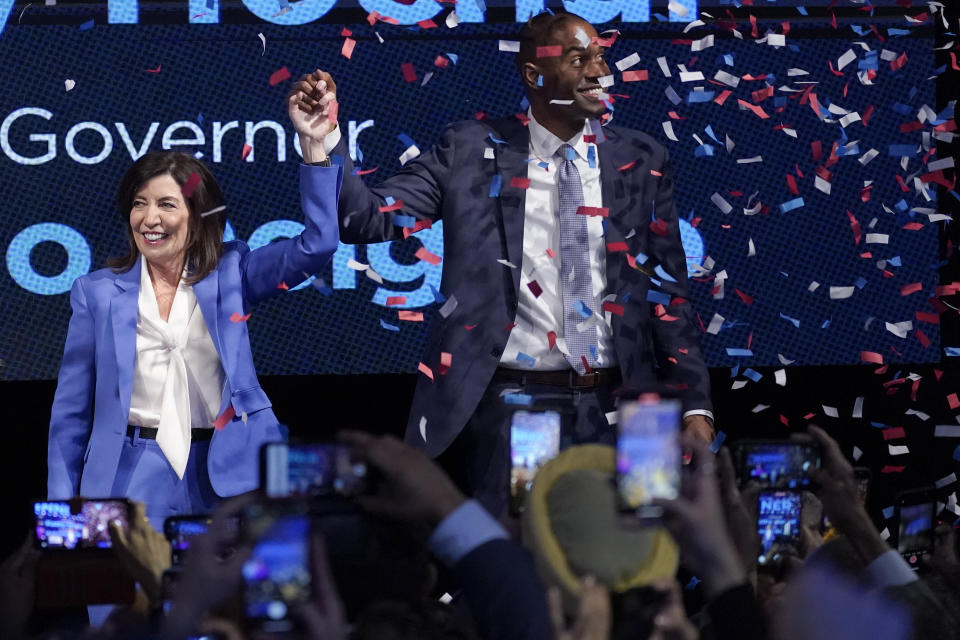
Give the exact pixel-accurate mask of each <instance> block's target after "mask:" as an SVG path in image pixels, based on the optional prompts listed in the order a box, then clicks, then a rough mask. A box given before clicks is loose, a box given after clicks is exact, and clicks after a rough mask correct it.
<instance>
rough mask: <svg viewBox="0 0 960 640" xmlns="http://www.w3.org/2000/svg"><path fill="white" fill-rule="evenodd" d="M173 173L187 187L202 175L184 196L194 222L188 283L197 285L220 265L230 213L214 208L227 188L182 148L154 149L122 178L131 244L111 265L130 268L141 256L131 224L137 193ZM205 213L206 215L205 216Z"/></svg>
mask: <svg viewBox="0 0 960 640" xmlns="http://www.w3.org/2000/svg"><path fill="white" fill-rule="evenodd" d="M162 175H169V176H170V177H172V178H173V179H174V181H175V182H176V183H177V184H178V185H180V188H181V189H183V188H184V186H186V185H187V184H188V183H191V182H196V178H194V179H193V181H191V176H193V175H196V176H198V177H199V179H200V180H199V182H197V184H196V187H194V189H193V192H192V193H191V194H190V195H189V196H184V200H186V203H187V209H188V210H189V211H190V221H189V224H188V226H187V246H186V249H185V253H186V267H187V276H186V277H185V278H184V282H185V283H186V284H194V283H196V282H199V281H200V280H203V279H204V278H205V277H207V276H208V275H209V274H210V273H211V272H212V271H213V270H214V269H216V268H217V262H219V260H220V252H221V250H222V247H223V229H224V226H225V225H226V222H227V216H226V213H225V211H224V210H223V209H221V210H220V211H217V212H216V213H209V212H210V211H212V210H214V209H216V208H218V207H222V206H223V205H224V201H223V191H221V190H220V185H219V184H217V180H216V178H214V177H213V174H212V173H210V170H209V169H208V168H207V166H206V165H205V164H203V163H202V162H200V161H199V160H197V159H196V158H194V157H193V156H191V155H189V154H187V153H181V152H178V151H154V152H152V153H148V154H147V155H145V156H143V157H142V158H140V159H139V160H137V161H136V162H134V163H133V165H132V166H131V167H130V168H129V169H127V172H126V173H125V174H124V175H123V179H122V180H120V186H119V187H118V188H117V209H118V211H119V212H120V217H121V218H122V219H123V221H124V227H125V228H126V230H127V242H128V244H129V247H128V249H127V253H126V255H124V256H122V257H119V258H111V259H110V260H108V261H107V264H108V265H109V266H110V268H111V269H113V270H114V271H117V272H120V271H126V270H128V269H130V268H131V267H133V266H134V265H135V264H136V263H137V260H139V259H140V251H139V250H138V249H137V243H136V242H135V240H134V237H133V229H132V228H131V227H130V210H131V209H132V208H133V200H134V198H136V196H137V193H138V192H139V191H140V190H141V189H143V187H144V185H146V184H147V182H149V181H150V180H152V179H153V178H156V177H157V176H162ZM204 214H205V215H204Z"/></svg>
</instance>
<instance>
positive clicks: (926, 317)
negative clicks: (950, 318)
mask: <svg viewBox="0 0 960 640" xmlns="http://www.w3.org/2000/svg"><path fill="white" fill-rule="evenodd" d="M914 315H916V317H917V320H919V321H920V322H929V323H930V324H940V314H938V313H927V312H925V311H917V312H916V313H915V314H914Z"/></svg>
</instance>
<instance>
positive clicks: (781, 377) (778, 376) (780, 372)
mask: <svg viewBox="0 0 960 640" xmlns="http://www.w3.org/2000/svg"><path fill="white" fill-rule="evenodd" d="M773 379H774V380H775V381H776V383H777V384H778V385H780V386H781V387H785V386H787V370H786V369H777V370H776V371H774V372H773Z"/></svg>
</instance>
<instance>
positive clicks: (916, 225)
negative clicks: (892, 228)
mask: <svg viewBox="0 0 960 640" xmlns="http://www.w3.org/2000/svg"><path fill="white" fill-rule="evenodd" d="M920 229H923V223H922V222H908V223H907V224H905V225H903V230H904V231H919V230H920Z"/></svg>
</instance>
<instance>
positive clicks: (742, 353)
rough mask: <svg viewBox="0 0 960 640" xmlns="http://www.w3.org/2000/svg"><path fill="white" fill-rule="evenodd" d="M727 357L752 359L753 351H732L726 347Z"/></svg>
mask: <svg viewBox="0 0 960 640" xmlns="http://www.w3.org/2000/svg"><path fill="white" fill-rule="evenodd" d="M727 355H728V356H733V357H743V358H752V357H753V351H751V350H750V349H734V348H733V347H727Z"/></svg>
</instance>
